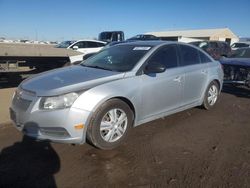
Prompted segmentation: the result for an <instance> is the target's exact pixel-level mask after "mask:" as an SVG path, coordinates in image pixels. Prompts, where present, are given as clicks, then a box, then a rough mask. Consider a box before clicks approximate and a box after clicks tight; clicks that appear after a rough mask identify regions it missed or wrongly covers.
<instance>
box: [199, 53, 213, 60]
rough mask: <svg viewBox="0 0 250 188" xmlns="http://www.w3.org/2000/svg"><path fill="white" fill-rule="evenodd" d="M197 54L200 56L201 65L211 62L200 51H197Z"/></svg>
mask: <svg viewBox="0 0 250 188" xmlns="http://www.w3.org/2000/svg"><path fill="white" fill-rule="evenodd" d="M199 54H200V59H201V63H208V62H211V59H210V58H209V57H208V56H207V55H206V54H204V53H203V52H201V51H199Z"/></svg>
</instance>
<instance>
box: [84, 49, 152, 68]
mask: <svg viewBox="0 0 250 188" xmlns="http://www.w3.org/2000/svg"><path fill="white" fill-rule="evenodd" d="M151 48H152V46H138V45H137V46H135V45H121V46H113V47H110V48H106V49H105V50H103V51H101V52H100V53H98V54H96V55H95V56H93V57H91V58H89V59H87V60H86V61H84V63H81V65H82V66H86V67H93V68H98V69H105V70H110V71H116V72H126V71H131V70H132V69H133V68H134V67H135V65H136V64H137V63H138V62H139V60H140V59H141V58H142V57H143V56H144V55H145V54H146V53H147V52H148V51H150V49H151Z"/></svg>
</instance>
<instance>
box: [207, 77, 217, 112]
mask: <svg viewBox="0 0 250 188" xmlns="http://www.w3.org/2000/svg"><path fill="white" fill-rule="evenodd" d="M218 97H219V85H218V83H217V82H215V81H213V82H211V83H210V84H209V86H208V88H207V90H206V93H205V97H204V101H203V107H204V108H205V109H207V110H209V109H211V108H212V107H213V106H214V105H215V104H216V102H217V100H218Z"/></svg>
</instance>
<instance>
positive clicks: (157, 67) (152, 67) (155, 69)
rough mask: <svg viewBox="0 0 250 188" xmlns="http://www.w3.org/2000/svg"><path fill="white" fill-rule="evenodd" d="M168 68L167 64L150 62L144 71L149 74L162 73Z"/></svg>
mask: <svg viewBox="0 0 250 188" xmlns="http://www.w3.org/2000/svg"><path fill="white" fill-rule="evenodd" d="M165 70H166V66H165V65H163V64H161V63H158V62H150V63H149V64H148V65H147V66H146V68H145V70H144V73H145V74H149V73H161V72H165Z"/></svg>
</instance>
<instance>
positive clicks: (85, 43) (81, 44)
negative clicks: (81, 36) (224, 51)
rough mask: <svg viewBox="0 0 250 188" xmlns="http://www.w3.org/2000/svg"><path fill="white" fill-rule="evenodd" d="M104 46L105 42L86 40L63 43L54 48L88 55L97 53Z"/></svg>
mask: <svg viewBox="0 0 250 188" xmlns="http://www.w3.org/2000/svg"><path fill="white" fill-rule="evenodd" d="M105 45H106V42H102V41H98V40H89V39H87V40H77V41H63V42H61V43H60V44H58V45H57V46H56V47H57V48H67V49H73V50H76V51H79V52H81V53H83V54H89V53H96V52H99V51H100V50H101V49H102V48H103V47H104V46H105Z"/></svg>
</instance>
